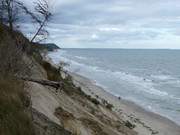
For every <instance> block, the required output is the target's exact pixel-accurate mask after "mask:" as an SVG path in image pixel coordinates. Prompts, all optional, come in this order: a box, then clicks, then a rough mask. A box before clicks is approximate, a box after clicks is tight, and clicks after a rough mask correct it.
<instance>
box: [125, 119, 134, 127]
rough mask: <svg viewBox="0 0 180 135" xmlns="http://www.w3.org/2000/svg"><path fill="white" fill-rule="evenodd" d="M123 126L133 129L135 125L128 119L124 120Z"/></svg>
mask: <svg viewBox="0 0 180 135" xmlns="http://www.w3.org/2000/svg"><path fill="white" fill-rule="evenodd" d="M125 126H126V127H128V128H130V129H133V128H135V127H136V126H135V125H134V124H132V123H131V122H129V121H128V120H127V121H126V122H125Z"/></svg>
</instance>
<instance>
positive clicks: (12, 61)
mask: <svg viewBox="0 0 180 135" xmlns="http://www.w3.org/2000/svg"><path fill="white" fill-rule="evenodd" d="M0 30H1V31H0V33H1V35H0V39H1V40H0V47H1V48H0V51H1V53H0V54H1V55H0V58H1V59H0V62H1V66H0V75H1V77H2V79H1V80H0V81H1V83H0V85H1V91H0V92H1V97H0V100H1V102H0V104H1V106H0V125H2V126H0V134H3V135H24V134H27V135H34V134H36V135H59V134H61V135H70V134H78V135H136V134H137V132H136V131H134V130H133V128H134V125H133V124H131V123H130V122H129V121H126V120H123V119H121V118H120V117H119V116H118V115H117V114H116V113H114V112H113V111H112V110H111V109H112V105H111V104H109V103H108V102H106V101H105V100H104V103H101V102H99V101H98V100H97V99H96V98H93V97H91V96H90V95H87V94H85V93H84V92H83V91H82V90H81V88H80V87H76V86H75V85H74V84H73V81H72V78H71V76H69V75H67V77H66V78H62V76H61V74H60V72H59V70H58V69H57V68H56V67H54V66H52V65H51V64H50V63H49V62H46V61H45V60H44V59H43V58H42V56H41V55H40V53H41V52H39V49H38V48H36V46H33V45H32V44H30V43H29V41H28V40H27V39H26V38H25V37H24V36H23V35H22V34H21V33H20V32H13V33H10V32H9V30H8V27H6V26H3V25H1V26H0ZM7 76H8V78H10V79H7ZM13 78H14V79H13ZM22 78H26V79H22ZM9 80H11V81H12V82H11V81H9ZM24 80H25V81H24ZM32 80H36V81H34V82H33V81H32ZM3 81H4V82H5V83H3ZM44 81H46V82H50V83H52V82H54V83H60V84H61V85H60V86H61V87H59V88H58V89H57V88H54V87H52V86H48V85H44V83H39V82H44ZM18 82H19V83H18ZM2 86H3V87H2ZM6 116H8V117H6ZM10 116H11V117H10Z"/></svg>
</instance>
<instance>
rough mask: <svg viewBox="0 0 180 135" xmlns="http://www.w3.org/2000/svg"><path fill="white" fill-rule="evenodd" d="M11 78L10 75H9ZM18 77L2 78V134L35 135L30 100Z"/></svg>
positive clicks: (0, 131) (0, 92) (0, 79)
mask: <svg viewBox="0 0 180 135" xmlns="http://www.w3.org/2000/svg"><path fill="white" fill-rule="evenodd" d="M8 78H10V77H8ZM23 87H24V85H23V83H22V82H21V81H17V80H16V79H12V78H11V79H7V76H6V79H4V78H2V77H1V78H0V134H1V135H33V134H34V132H33V126H32V121H31V117H30V113H29V111H28V107H29V105H30V100H29V98H28V97H27V95H26V94H25V92H24V90H23Z"/></svg>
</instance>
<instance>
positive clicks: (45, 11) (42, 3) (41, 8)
mask: <svg viewBox="0 0 180 135" xmlns="http://www.w3.org/2000/svg"><path fill="white" fill-rule="evenodd" d="M35 11H36V12H37V13H38V14H39V15H40V17H39V18H42V19H35V21H36V22H37V23H38V24H39V29H38V30H37V32H36V33H35V35H34V36H33V38H32V39H31V42H33V41H34V40H35V38H36V37H37V36H38V35H46V34H47V35H48V32H47V31H46V30H44V29H43V27H44V26H45V25H46V23H47V22H48V21H49V19H50V17H51V16H52V13H51V12H50V7H49V3H48V1H47V0H38V1H37V2H36V3H35Z"/></svg>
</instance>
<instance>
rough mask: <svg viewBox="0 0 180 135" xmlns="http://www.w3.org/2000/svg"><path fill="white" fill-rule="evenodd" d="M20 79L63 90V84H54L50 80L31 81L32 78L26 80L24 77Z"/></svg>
mask: <svg viewBox="0 0 180 135" xmlns="http://www.w3.org/2000/svg"><path fill="white" fill-rule="evenodd" d="M20 79H22V80H24V81H30V82H35V83H39V84H41V85H46V86H50V87H53V88H55V89H62V88H63V84H64V83H63V82H55V81H50V80H40V79H32V78H26V77H21V78H20Z"/></svg>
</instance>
